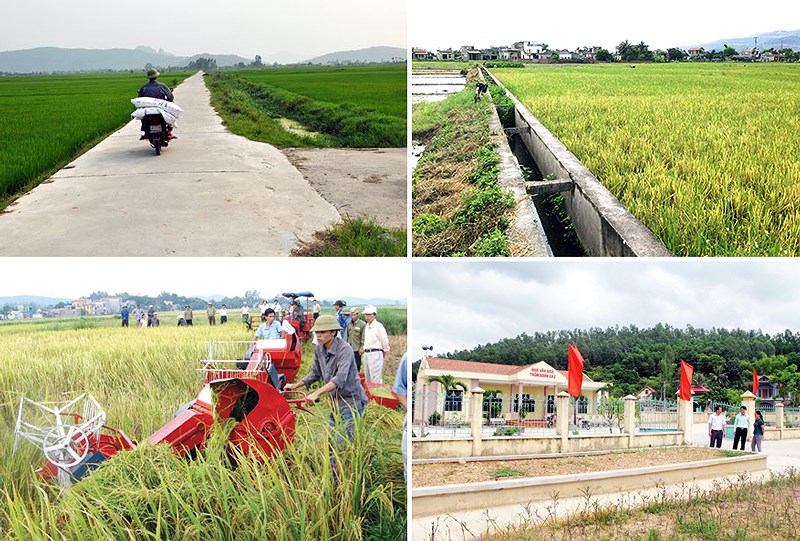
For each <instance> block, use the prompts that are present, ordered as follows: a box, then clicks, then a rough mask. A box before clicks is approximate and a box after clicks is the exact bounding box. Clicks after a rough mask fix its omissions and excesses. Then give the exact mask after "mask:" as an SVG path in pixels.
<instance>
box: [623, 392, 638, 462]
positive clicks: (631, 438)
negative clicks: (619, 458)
mask: <svg viewBox="0 0 800 541" xmlns="http://www.w3.org/2000/svg"><path fill="white" fill-rule="evenodd" d="M623 400H624V401H625V406H624V408H623V410H622V413H623V415H622V417H623V419H622V422H623V426H624V429H625V433H626V434H627V435H628V448H629V449H630V448H632V447H634V442H635V440H636V397H635V396H632V395H628V396H626V397H625V398H623Z"/></svg>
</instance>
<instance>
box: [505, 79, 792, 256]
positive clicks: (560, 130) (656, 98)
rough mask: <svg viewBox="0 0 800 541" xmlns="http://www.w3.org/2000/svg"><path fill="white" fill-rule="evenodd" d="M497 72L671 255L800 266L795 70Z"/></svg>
mask: <svg viewBox="0 0 800 541" xmlns="http://www.w3.org/2000/svg"><path fill="white" fill-rule="evenodd" d="M492 72H493V73H494V74H495V75H497V76H498V77H499V78H500V79H501V80H502V81H503V83H504V84H505V85H506V86H507V87H508V88H509V89H510V90H511V91H512V92H513V93H514V95H515V96H517V98H519V99H520V101H522V102H523V103H524V104H525V106H526V107H528V108H529V109H530V110H531V112H532V113H533V114H535V115H536V116H537V117H538V118H539V119H540V120H541V121H542V122H543V123H544V124H545V125H546V126H547V127H548V129H550V130H551V131H552V132H553V133H554V134H555V135H556V136H557V137H558V138H559V139H561V140H562V141H563V142H564V144H565V145H567V147H569V148H570V150H572V152H574V153H575V155H576V156H577V157H578V158H579V159H580V160H581V161H582V162H583V163H584V164H585V165H586V166H587V167H588V168H589V169H590V170H592V172H593V173H594V174H595V175H597V177H598V178H599V179H600V181H601V182H603V184H604V185H605V186H606V187H607V188H608V189H609V190H610V191H611V192H612V193H613V194H614V195H615V196H616V197H617V198H618V199H619V200H620V201H621V202H622V204H623V205H625V207H626V208H627V209H628V210H629V211H630V212H631V213H632V214H633V215H634V216H636V217H637V218H638V219H639V220H641V221H642V222H643V223H644V224H645V225H646V226H647V227H648V228H650V229H651V230H652V231H653V232H654V233H655V234H656V236H658V237H659V238H660V239H661V240H662V241H663V242H664V244H666V246H667V247H668V248H669V249H670V250H671V251H673V252H674V253H675V254H678V255H684V256H796V255H798V254H800V207H798V205H797V204H796V203H797V200H798V198H800V153H799V152H798V146H797V133H798V131H800V101H798V100H797V95H798V93H800V78H798V74H800V67H799V66H798V65H796V64H772V65H769V64H767V65H762V64H731V63H724V64H716V63H713V64H711V63H670V64H637V65H636V66H635V69H631V68H630V67H628V65H627V64H625V65H616V64H613V65H581V66H578V65H570V66H566V65H558V66H544V65H543V66H533V67H529V68H526V69H495V70H492Z"/></svg>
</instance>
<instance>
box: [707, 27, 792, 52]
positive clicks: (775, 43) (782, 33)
mask: <svg viewBox="0 0 800 541" xmlns="http://www.w3.org/2000/svg"><path fill="white" fill-rule="evenodd" d="M755 38H758V48H759V50H761V51H763V50H765V49H769V48H770V47H771V48H773V49H775V50H778V49H780V48H781V43H783V47H784V48H789V49H794V50H795V51H800V30H777V31H775V32H760V33H758V34H753V35H751V36H747V37H744V38H727V39H718V40H716V41H710V42H708V43H698V44H695V45H693V47H703V48H704V49H705V50H707V51H711V50H717V51H721V50H722V49H724V48H725V45H727V46H729V47H733V48H734V49H736V50H737V51H741V50H742V49H747V48H752V47H754V46H755V45H754V44H755Z"/></svg>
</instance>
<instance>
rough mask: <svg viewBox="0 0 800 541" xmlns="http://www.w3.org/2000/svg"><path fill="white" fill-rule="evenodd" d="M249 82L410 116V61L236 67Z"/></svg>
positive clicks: (393, 114)
mask: <svg viewBox="0 0 800 541" xmlns="http://www.w3.org/2000/svg"><path fill="white" fill-rule="evenodd" d="M226 73H233V74H236V75H239V76H241V77H243V78H245V79H247V80H248V81H252V82H254V83H258V84H266V85H270V86H274V87H277V88H282V89H284V90H288V91H289V92H294V93H295V94H301V95H303V96H308V97H309V98H313V99H315V100H317V101H322V102H329V103H337V104H339V103H347V104H350V105H355V106H357V107H363V108H365V109H373V110H375V111H378V112H380V113H383V114H386V115H390V116H393V117H396V118H400V119H402V120H405V119H406V99H407V98H406V64H383V65H368V66H341V67H333V66H332V67H326V68H321V67H317V68H272V69H262V70H236V71H230V72H228V71H227V70H226Z"/></svg>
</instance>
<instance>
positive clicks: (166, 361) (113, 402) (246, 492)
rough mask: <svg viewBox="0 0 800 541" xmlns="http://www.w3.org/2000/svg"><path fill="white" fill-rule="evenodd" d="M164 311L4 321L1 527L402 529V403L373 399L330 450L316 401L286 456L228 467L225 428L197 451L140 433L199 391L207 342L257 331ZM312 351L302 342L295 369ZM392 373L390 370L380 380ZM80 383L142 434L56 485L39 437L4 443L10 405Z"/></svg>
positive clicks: (273, 533) (154, 534)
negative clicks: (124, 319)
mask: <svg viewBox="0 0 800 541" xmlns="http://www.w3.org/2000/svg"><path fill="white" fill-rule="evenodd" d="M401 315H404V314H400V313H398V314H397V316H398V317H400V316H401ZM162 316H163V317H162V326H161V327H158V328H152V329H136V328H120V327H118V325H119V320H118V319H116V318H113V317H92V318H73V319H63V320H47V321H36V322H30V321H26V322H0V340H2V343H3V356H2V359H0V424H1V426H2V431H0V539H42V540H44V539H48V540H49V539H76V540H78V539H81V540H82V539H176V538H180V539H196V540H204V539H253V540H255V539H283V540H293V539H298V540H299V539H354V540H360V539H392V538H399V537H398V535H399V534H398V532H403V534H402V535H404V532H405V528H406V518H405V516H406V515H405V497H406V496H405V485H404V483H403V464H402V458H401V454H400V437H401V433H402V425H403V414H402V413H400V412H396V411H389V410H387V409H385V408H382V407H380V406H377V405H375V404H370V405H369V406H368V407H367V410H366V412H365V415H364V417H363V419H362V421H361V422H360V423H358V425H357V427H356V437H355V439H354V443H353V444H352V445H349V446H344V447H342V448H333V449H331V448H330V447H329V446H327V445H320V441H321V438H322V441H324V440H325V439H326V438H327V431H328V428H327V422H328V421H327V417H328V413H329V411H330V409H329V408H328V407H327V406H326V404H325V403H324V402H320V403H318V404H317V405H315V406H314V407H313V408H312V412H311V413H310V414H306V413H303V412H298V416H297V433H296V435H295V439H294V444H293V445H292V446H290V447H289V448H287V449H286V450H285V451H284V452H283V453H282V454H281V455H279V456H277V457H273V458H272V459H269V460H267V461H266V462H264V463H261V462H258V461H256V460H253V459H250V458H248V457H238V459H239V460H238V467H236V468H233V467H231V464H230V463H229V461H228V459H227V456H228V454H227V450H226V446H225V445H224V442H225V437H224V433H223V431H222V430H220V432H219V433H215V436H212V440H211V441H210V442H209V445H208V447H207V450H206V451H205V452H204V453H203V454H202V455H201V456H200V457H198V459H197V460H183V459H179V458H177V457H176V456H175V455H173V453H172V452H171V451H170V450H169V448H165V447H162V446H156V447H153V446H149V445H141V442H144V440H145V439H146V438H147V437H148V436H149V435H150V434H152V433H153V432H155V431H156V430H157V429H158V428H160V427H161V426H163V425H164V423H166V421H167V420H169V419H170V418H172V416H173V415H174V413H175V411H176V410H177V409H178V408H180V407H181V406H183V405H184V404H186V403H187V402H188V401H190V400H192V399H193V398H194V397H195V396H196V395H197V392H198V391H199V388H200V378H201V376H200V375H199V374H198V373H197V372H196V371H195V368H196V367H197V361H198V359H200V358H201V356H202V353H203V351H204V349H205V343H206V342H207V341H211V340H247V339H249V338H251V337H252V331H247V330H245V328H244V326H243V325H241V324H237V323H238V322H237V321H235V319H234V320H231V321H229V323H228V324H226V325H224V326H223V325H217V326H215V327H210V326H208V325H200V326H196V327H176V326H174V325H175V323H174V322H175V319H174V318H176V317H177V313H176V314H166V315H162ZM197 320H198V322H199V321H200V320H204V318H197ZM203 322H204V321H203ZM392 340H393V342H392V345H393V347H396V348H397V349H398V350H399V349H401V348H404V347H405V336H399V337H392ZM312 358H313V352H312V349H311V344H310V343H309V344H306V346H305V348H304V354H303V364H302V366H301V369H300V376H301V377H302V376H303V375H305V373H306V372H307V371H308V369H309V368H310V365H311V360H312ZM395 367H396V364H395ZM387 372H388V370H387ZM393 377H394V373H387V377H386V381H387V382H391V381H392V380H393ZM87 390H88V391H89V392H91V393H92V394H93V395H94V396H95V398H97V400H98V401H99V402H100V404H102V406H103V407H104V409H105V411H106V413H107V424H108V425H110V426H113V427H115V428H118V429H121V430H122V431H124V432H125V433H126V434H127V435H128V436H129V437H131V438H133V439H135V440H137V441H139V442H140V446H139V447H138V448H137V450H135V451H132V452H123V453H120V454H119V455H117V456H116V457H114V458H113V459H111V460H109V461H108V462H106V463H105V464H104V465H103V466H102V467H101V468H100V469H98V470H97V471H96V472H94V473H92V474H91V475H90V476H88V477H87V478H85V479H84V480H82V481H81V482H79V483H78V484H76V485H75V486H74V487H72V488H70V489H69V490H66V491H61V490H60V489H59V488H58V486H57V485H54V484H51V483H45V482H42V481H40V480H38V479H37V478H36V476H35V473H34V470H35V469H36V468H38V467H40V466H41V465H42V464H43V461H44V459H43V455H42V453H41V450H37V449H36V448H34V446H33V445H32V444H30V443H28V442H22V443H21V444H20V448H19V450H18V452H17V453H16V454H14V455H13V456H12V453H11V451H12V445H13V427H14V422H15V420H16V413H17V410H16V408H17V406H18V404H19V399H20V396H21V395H22V394H25V395H26V396H27V397H28V398H30V399H33V400H36V401H48V400H49V401H52V400H63V399H65V397H72V396H75V395H77V394H79V393H81V392H84V391H87ZM331 453H333V455H334V457H335V459H336V460H335V462H334V463H333V465H332V463H331V460H330V458H331ZM343 480H346V481H343Z"/></svg>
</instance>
